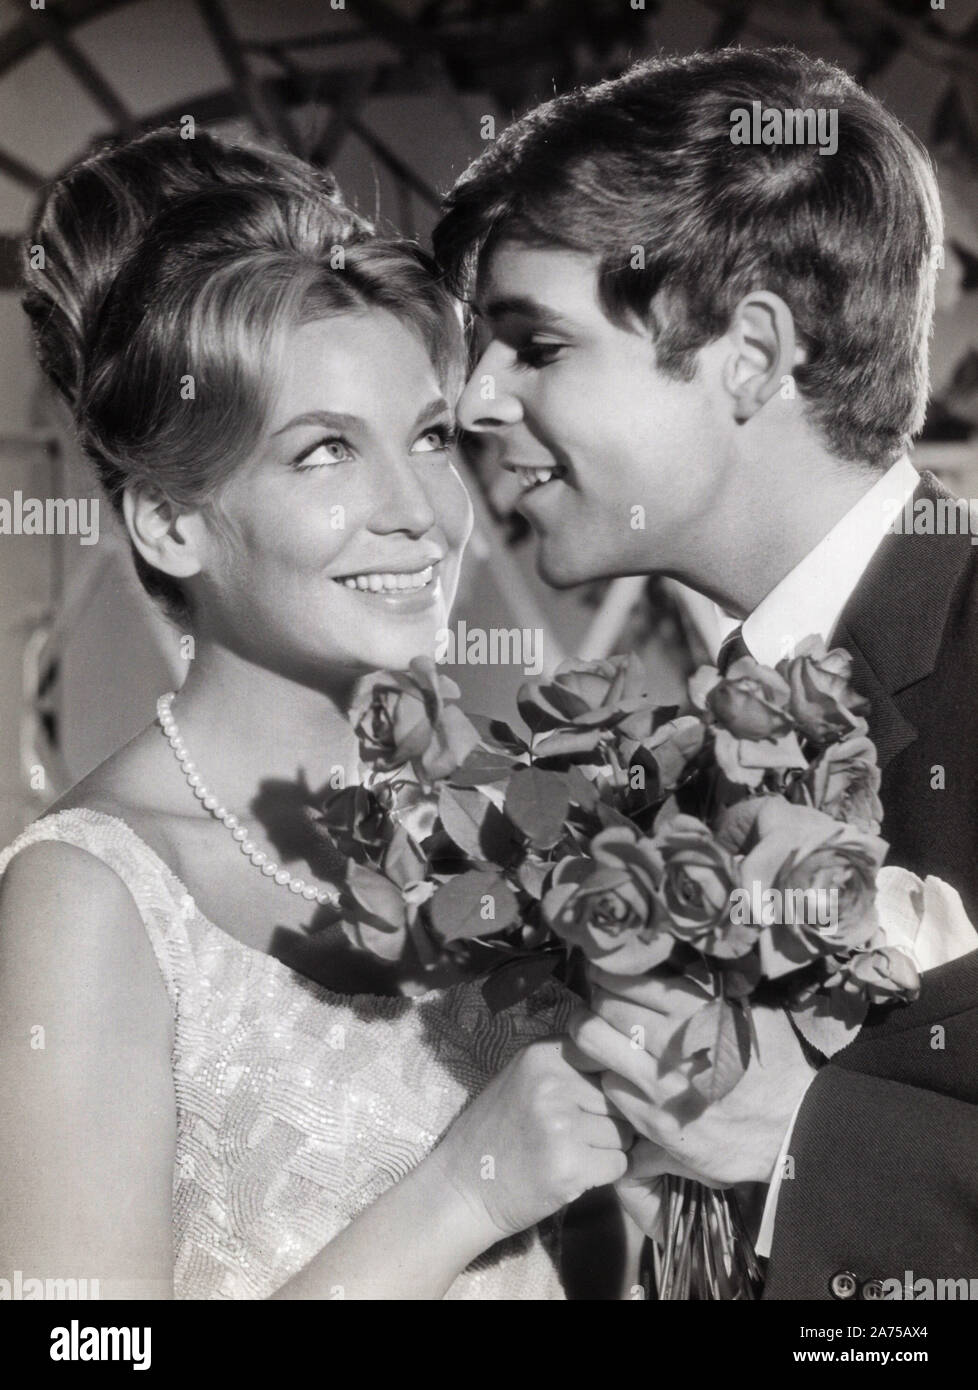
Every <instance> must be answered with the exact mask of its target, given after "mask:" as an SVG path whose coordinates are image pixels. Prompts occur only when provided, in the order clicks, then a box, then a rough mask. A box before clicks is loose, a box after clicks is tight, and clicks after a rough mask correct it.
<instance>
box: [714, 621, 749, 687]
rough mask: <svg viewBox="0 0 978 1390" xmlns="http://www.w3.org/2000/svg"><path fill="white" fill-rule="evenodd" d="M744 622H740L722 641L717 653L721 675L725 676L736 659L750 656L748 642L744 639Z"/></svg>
mask: <svg viewBox="0 0 978 1390" xmlns="http://www.w3.org/2000/svg"><path fill="white" fill-rule="evenodd" d="M742 628H743V624H742V623H740V624H738V626H737V627H735V628H734V630H733V632H728V633H727V635H726V637H725V638H724V639H723V641H722V642H721V643H720V650H719V652H718V653H717V670H718V671H719V672H720V675H721V676H725V675H726V674H727V672H728V671H729V670H730V668H731V666H732V665H733V664H734V662H735V661H739V660H740V658H741V657H742V656H750V655H751V652H750V650H749V649H748V646H747V643H746V642H745V641H744V638H743V633H742Z"/></svg>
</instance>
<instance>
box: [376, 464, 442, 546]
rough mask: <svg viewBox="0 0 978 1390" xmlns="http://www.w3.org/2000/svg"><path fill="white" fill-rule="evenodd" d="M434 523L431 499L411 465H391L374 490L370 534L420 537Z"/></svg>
mask: <svg viewBox="0 0 978 1390" xmlns="http://www.w3.org/2000/svg"><path fill="white" fill-rule="evenodd" d="M436 520H437V517H436V516H435V510H434V507H433V506H432V505H431V499H430V498H429V496H428V493H427V491H426V489H425V487H424V486H423V484H422V482H421V479H420V478H419V477H418V475H417V473H416V472H415V470H414V468H413V467H412V466H411V464H410V463H408V462H407V460H404V461H403V462H401V463H397V464H392V465H391V468H390V471H389V472H388V473H387V474H386V476H385V477H384V479H383V480H382V485H381V486H380V487H378V489H377V506H376V508H375V509H374V515H373V520H372V523H371V530H373V531H376V532H378V533H380V534H385V533H387V532H390V531H406V532H407V533H408V535H410V536H423V535H424V534H425V532H426V531H430V530H431V528H432V526H434V524H435V522H436Z"/></svg>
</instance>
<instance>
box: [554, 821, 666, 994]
mask: <svg viewBox="0 0 978 1390" xmlns="http://www.w3.org/2000/svg"><path fill="white" fill-rule="evenodd" d="M661 872H662V865H661V863H660V861H659V859H658V856H657V855H656V853H655V852H654V850H653V849H652V844H651V841H650V840H648V839H644V838H640V837H639V835H638V832H637V831H634V830H631V829H629V828H628V827H626V826H622V827H617V826H615V827H613V828H611V829H609V830H602V831H601V832H600V833H599V834H597V835H595V837H594V839H593V840H592V841H591V845H590V857H588V858H568V859H564V860H562V861H561V862H560V863H559V864H558V865H557V867H556V868H555V869H554V871H553V874H552V875H551V886H550V888H549V890H548V891H547V893H546V894H545V895H544V898H543V903H542V910H543V916H544V919H545V921H546V922H547V923H548V925H549V926H550V927H551V928H552V929H553V931H555V932H556V933H557V935H558V936H560V937H562V938H563V940H565V941H567V942H568V943H569V944H570V945H572V946H579V947H580V949H581V950H582V951H583V952H584V954H585V956H587V958H588V960H590V961H592V962H593V963H594V964H595V965H599V966H600V967H601V968H602V969H603V970H610V971H612V972H613V973H614V974H616V975H644V974H645V972H646V971H648V970H652V969H653V968H654V967H655V966H657V965H661V964H662V962H663V961H665V960H666V959H667V958H668V956H669V955H670V953H671V952H672V949H673V946H674V944H675V942H674V941H673V939H672V937H671V936H670V935H669V934H668V932H667V931H666V930H664V929H663V928H664V927H665V926H666V924H665V923H664V922H663V920H662V919H661V915H660V912H659V907H658V903H657V899H656V887H657V884H658V882H659V878H660V876H661Z"/></svg>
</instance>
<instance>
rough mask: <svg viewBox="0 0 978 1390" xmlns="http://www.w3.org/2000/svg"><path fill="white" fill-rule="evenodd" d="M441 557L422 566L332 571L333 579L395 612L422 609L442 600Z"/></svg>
mask: <svg viewBox="0 0 978 1390" xmlns="http://www.w3.org/2000/svg"><path fill="white" fill-rule="evenodd" d="M440 565H441V560H440V559H438V560H434V561H432V563H431V564H428V565H425V566H424V568H423V569H403V570H398V569H390V570H362V571H355V572H354V573H352V574H338V575H334V576H333V579H334V582H335V583H337V584H339V585H341V587H342V588H344V589H348V590H349V591H350V593H352V594H356V596H357V598H358V599H361V600H363V601H364V602H365V603H368V604H370V606H371V607H376V606H377V605H378V604H379V605H381V606H382V607H383V608H385V609H387V610H388V611H391V610H393V611H394V612H397V613H405V614H407V613H421V612H424V611H425V610H426V609H428V608H431V607H433V606H434V605H435V604H437V603H440V602H441V601H442V586H441V580H440V573H439V570H440Z"/></svg>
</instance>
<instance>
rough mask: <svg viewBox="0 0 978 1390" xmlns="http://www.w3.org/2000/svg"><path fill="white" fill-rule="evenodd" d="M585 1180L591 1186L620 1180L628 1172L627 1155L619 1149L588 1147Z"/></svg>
mask: <svg viewBox="0 0 978 1390" xmlns="http://www.w3.org/2000/svg"><path fill="white" fill-rule="evenodd" d="M587 1153H588V1160H587V1169H586V1182H587V1186H588V1187H589V1188H591V1187H608V1186H609V1185H610V1184H611V1183H615V1182H620V1181H621V1179H622V1178H623V1177H624V1176H625V1174H626V1173H627V1172H628V1155H627V1154H625V1153H622V1151H621V1149H588V1151H587Z"/></svg>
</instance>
